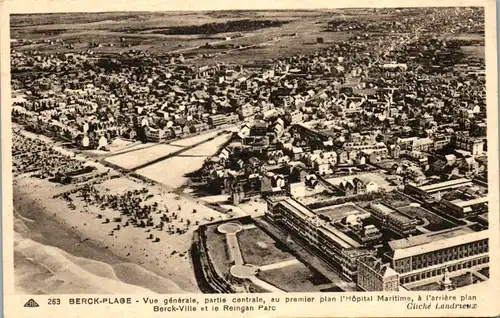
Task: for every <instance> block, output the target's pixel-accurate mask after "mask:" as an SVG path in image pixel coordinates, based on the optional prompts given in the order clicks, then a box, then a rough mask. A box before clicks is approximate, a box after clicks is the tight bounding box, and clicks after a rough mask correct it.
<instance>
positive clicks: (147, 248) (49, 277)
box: [14, 177, 199, 294]
mask: <svg viewBox="0 0 500 318" xmlns="http://www.w3.org/2000/svg"><path fill="white" fill-rule="evenodd" d="M63 188H65V187H60V186H57V185H55V184H53V183H50V182H48V181H46V180H40V179H33V178H28V177H24V178H18V179H17V180H16V181H15V182H14V207H15V209H16V213H15V215H16V220H15V223H16V229H15V230H16V243H15V254H16V258H15V271H16V287H17V289H18V290H19V292H26V293H43V294H51V293H78V292H80V293H116V292H119V293H123V292H129V293H144V292H145V291H148V292H155V293H182V292H194V293H196V292H199V289H198V287H197V284H196V280H195V277H194V274H193V270H192V266H191V264H190V257H189V254H188V249H189V246H190V244H191V236H190V235H191V234H192V231H189V232H187V233H185V234H184V235H170V234H169V233H158V234H156V233H155V235H156V236H158V237H161V238H162V242H158V243H153V242H152V241H151V240H148V239H147V233H144V232H145V229H143V228H134V227H127V228H122V230H121V231H115V235H113V236H110V235H109V231H110V230H111V229H112V227H113V226H114V225H113V224H112V223H111V224H102V223H103V222H102V220H100V219H97V218H96V217H95V215H96V214H97V213H98V212H99V213H101V214H106V213H108V214H110V216H111V214H112V212H115V216H116V211H102V210H100V209H97V208H96V207H92V206H88V207H83V206H80V204H77V205H78V208H77V209H74V210H71V209H69V208H68V207H67V204H66V202H65V201H63V200H62V199H52V196H53V195H55V194H57V193H58V192H62V189H63ZM169 238H170V240H169ZM173 249H175V250H177V251H178V253H176V254H175V255H172V253H171V252H172V250H173ZM181 255H182V256H181Z"/></svg>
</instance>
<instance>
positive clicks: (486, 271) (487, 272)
mask: <svg viewBox="0 0 500 318" xmlns="http://www.w3.org/2000/svg"><path fill="white" fill-rule="evenodd" d="M478 272H479V273H480V274H483V275H484V276H486V277H488V278H489V277H490V268H489V267H486V268H483V269H481V270H478Z"/></svg>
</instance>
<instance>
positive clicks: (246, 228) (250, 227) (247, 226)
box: [241, 224, 257, 230]
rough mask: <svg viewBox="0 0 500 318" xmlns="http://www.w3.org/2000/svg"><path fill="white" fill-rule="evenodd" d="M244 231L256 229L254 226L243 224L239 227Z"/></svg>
mask: <svg viewBox="0 0 500 318" xmlns="http://www.w3.org/2000/svg"><path fill="white" fill-rule="evenodd" d="M241 227H242V228H243V229H244V230H251V229H255V228H257V226H256V225H255V224H245V225H242V226H241Z"/></svg>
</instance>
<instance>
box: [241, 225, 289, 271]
mask: <svg viewBox="0 0 500 318" xmlns="http://www.w3.org/2000/svg"><path fill="white" fill-rule="evenodd" d="M238 242H239V244H240V248H241V252H242V254H243V260H244V261H245V263H248V264H252V265H258V266H262V265H268V264H273V263H278V262H282V261H286V260H290V259H294V258H295V257H294V256H293V255H291V254H290V253H288V252H287V251H286V250H282V249H281V248H280V247H279V246H276V241H274V240H273V239H272V238H271V237H270V236H268V235H267V234H266V233H265V232H264V231H262V230H261V229H258V228H255V229H249V230H244V231H242V232H240V233H238Z"/></svg>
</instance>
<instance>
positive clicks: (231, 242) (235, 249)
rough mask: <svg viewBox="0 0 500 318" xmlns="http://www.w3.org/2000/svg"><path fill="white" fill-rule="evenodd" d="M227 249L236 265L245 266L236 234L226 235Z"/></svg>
mask: <svg viewBox="0 0 500 318" xmlns="http://www.w3.org/2000/svg"><path fill="white" fill-rule="evenodd" d="M226 241H227V247H228V248H229V252H230V253H231V258H232V259H233V261H234V264H235V265H243V257H242V256H241V250H240V246H239V244H238V239H237V238H236V234H226Z"/></svg>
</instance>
